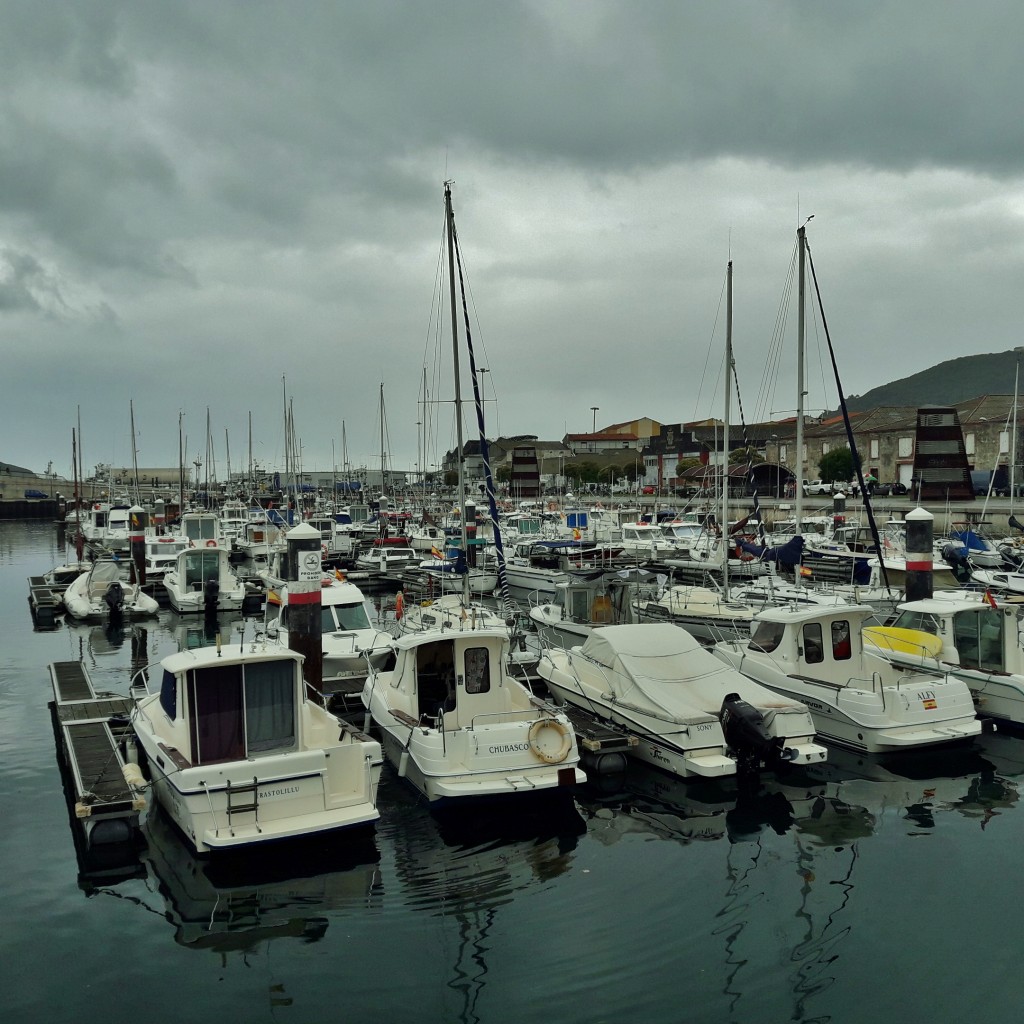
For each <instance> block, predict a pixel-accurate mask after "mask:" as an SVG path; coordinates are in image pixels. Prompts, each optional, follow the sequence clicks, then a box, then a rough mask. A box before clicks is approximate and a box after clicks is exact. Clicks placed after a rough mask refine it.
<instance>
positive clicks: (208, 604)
mask: <svg viewBox="0 0 1024 1024" xmlns="http://www.w3.org/2000/svg"><path fill="white" fill-rule="evenodd" d="M219 600H220V580H207V581H206V583H205V584H203V608H204V609H205V610H206V613H207V614H208V615H209V614H212V613H215V612H216V611H217V602H218V601H219Z"/></svg>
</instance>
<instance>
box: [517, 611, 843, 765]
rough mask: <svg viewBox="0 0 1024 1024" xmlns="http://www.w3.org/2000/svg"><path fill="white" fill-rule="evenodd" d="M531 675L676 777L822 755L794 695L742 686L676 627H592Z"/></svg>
mask: <svg viewBox="0 0 1024 1024" xmlns="http://www.w3.org/2000/svg"><path fill="white" fill-rule="evenodd" d="M723 669H724V670H725V671H723ZM537 673H538V675H539V676H540V677H541V679H543V680H544V681H545V683H547V686H548V689H549V690H550V691H551V692H552V694H554V695H555V697H556V698H557V699H558V700H560V701H564V702H565V703H567V704H571V705H573V706H574V707H576V708H579V709H580V710H581V711H583V712H585V713H587V714H589V715H591V716H593V717H595V718H597V719H599V720H601V721H605V722H609V723H612V724H613V725H617V726H620V727H621V728H623V729H625V730H627V731H628V732H629V733H630V734H632V735H634V736H635V737H636V738H637V740H638V743H637V745H636V746H635V747H633V748H632V749H631V753H632V755H633V756H634V757H636V758H638V759H639V760H641V761H646V762H647V763H648V764H652V765H655V766H657V767H659V768H663V769H664V770H666V771H668V772H671V773H672V774H674V775H678V776H680V777H681V778H692V777H703V778H714V777H719V776H725V775H735V774H736V772H737V768H738V767H743V768H754V767H767V768H769V769H775V768H778V767H779V766H780V765H781V764H784V763H797V764H815V763H820V762H822V761H824V760H825V757H826V751H825V748H824V747H822V746H821V745H820V744H818V743H816V742H815V727H814V724H813V722H812V720H811V715H810V713H809V712H808V709H807V707H806V706H805V705H804V704H803V703H802V702H801V701H799V700H797V699H795V698H780V697H779V696H778V695H777V694H775V693H772V692H770V691H769V690H767V689H766V688H765V687H763V686H759V685H757V684H756V683H755V684H753V685H751V681H750V680H749V679H747V678H744V677H743V676H742V675H741V674H740V673H738V672H736V671H735V670H733V669H730V668H729V667H728V666H726V665H724V664H723V663H722V662H721V661H720V660H719V659H717V658H715V657H714V655H712V654H711V653H710V652H708V651H707V650H705V649H704V648H703V647H702V646H701V644H700V643H699V642H698V641H697V640H696V639H695V638H694V637H693V636H691V635H690V634H689V633H688V632H687V631H686V630H685V629H681V628H680V627H678V626H673V625H669V624H665V623H635V624H632V625H622V626H600V627H598V628H596V629H594V630H593V632H592V633H591V634H590V636H589V637H587V639H586V640H585V641H584V642H583V644H582V645H581V646H579V647H573V648H571V649H569V650H557V649H550V650H547V651H545V652H544V654H543V655H542V656H541V660H540V664H539V665H538V666H537Z"/></svg>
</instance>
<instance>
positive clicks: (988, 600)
mask: <svg viewBox="0 0 1024 1024" xmlns="http://www.w3.org/2000/svg"><path fill="white" fill-rule="evenodd" d="M985 604H987V605H988V606H989V607H990V608H995V607H996V599H995V598H994V597H993V596H992V591H991V590H986V591H985Z"/></svg>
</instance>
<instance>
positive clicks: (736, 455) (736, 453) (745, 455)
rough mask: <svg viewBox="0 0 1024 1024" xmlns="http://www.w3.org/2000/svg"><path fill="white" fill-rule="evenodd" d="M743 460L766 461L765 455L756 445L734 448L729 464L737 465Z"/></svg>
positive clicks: (745, 461)
mask: <svg viewBox="0 0 1024 1024" xmlns="http://www.w3.org/2000/svg"><path fill="white" fill-rule="evenodd" d="M741 462H742V463H744V464H746V463H747V462H764V456H763V455H762V454H761V453H760V452H759V451H758V450H757V449H756V448H754V447H747V448H733V450H732V451H731V452H729V465H730V466H735V465H738V464H739V463H741Z"/></svg>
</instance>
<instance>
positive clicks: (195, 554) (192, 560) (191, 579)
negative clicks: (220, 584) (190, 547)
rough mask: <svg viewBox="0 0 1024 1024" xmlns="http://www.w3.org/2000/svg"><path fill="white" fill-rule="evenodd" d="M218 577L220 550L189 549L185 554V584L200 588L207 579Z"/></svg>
mask: <svg viewBox="0 0 1024 1024" xmlns="http://www.w3.org/2000/svg"><path fill="white" fill-rule="evenodd" d="M219 578H220V552H218V551H190V552H189V553H188V555H186V556H185V586H186V587H192V588H194V589H197V590H198V589H201V588H202V586H203V584H204V583H205V582H206V581H207V580H216V579H219Z"/></svg>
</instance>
